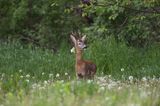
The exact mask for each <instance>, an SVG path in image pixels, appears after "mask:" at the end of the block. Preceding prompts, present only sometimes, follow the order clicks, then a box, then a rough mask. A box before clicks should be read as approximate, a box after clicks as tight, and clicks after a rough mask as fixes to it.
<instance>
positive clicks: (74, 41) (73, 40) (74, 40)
mask: <svg viewBox="0 0 160 106" xmlns="http://www.w3.org/2000/svg"><path fill="white" fill-rule="evenodd" d="M70 37H71V39H72V42H73V43H74V44H76V38H75V37H74V36H73V35H70Z"/></svg>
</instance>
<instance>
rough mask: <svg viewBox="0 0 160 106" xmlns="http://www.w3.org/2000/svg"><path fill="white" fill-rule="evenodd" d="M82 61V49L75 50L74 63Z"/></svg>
mask: <svg viewBox="0 0 160 106" xmlns="http://www.w3.org/2000/svg"><path fill="white" fill-rule="evenodd" d="M80 61H82V50H76V63H78V62H80Z"/></svg>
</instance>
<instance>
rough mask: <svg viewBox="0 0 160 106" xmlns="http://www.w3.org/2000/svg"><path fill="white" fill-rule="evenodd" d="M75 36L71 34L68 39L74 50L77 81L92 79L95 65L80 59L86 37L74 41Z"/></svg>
mask: <svg viewBox="0 0 160 106" xmlns="http://www.w3.org/2000/svg"><path fill="white" fill-rule="evenodd" d="M75 35H76V34H75V33H72V34H71V35H70V37H71V40H72V41H73V43H74V47H75V49H76V64H75V70H76V76H77V78H78V79H91V78H93V77H94V75H95V73H96V65H95V64H94V63H93V62H91V61H86V60H83V58H82V53H83V50H84V48H86V45H85V39H86V35H84V36H83V37H81V38H79V39H76V38H75Z"/></svg>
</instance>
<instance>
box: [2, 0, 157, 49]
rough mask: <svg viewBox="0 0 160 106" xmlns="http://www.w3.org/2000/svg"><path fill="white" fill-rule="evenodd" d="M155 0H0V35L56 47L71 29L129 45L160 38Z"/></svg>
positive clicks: (65, 39)
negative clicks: (108, 37) (109, 37)
mask: <svg viewBox="0 0 160 106" xmlns="http://www.w3.org/2000/svg"><path fill="white" fill-rule="evenodd" d="M159 6H160V2H159V1H158V0H134V1H131V0H113V1H110V0H79V1H78V0H77V1H76V0H38V1H32V0H1V1H0V38H1V39H2V40H4V39H18V40H21V41H23V42H26V43H31V44H36V45H39V46H42V47H49V48H54V50H55V49H57V47H58V45H60V44H61V43H62V42H63V41H68V35H69V33H70V32H71V31H78V30H80V31H82V32H84V33H86V34H88V35H90V36H91V38H95V37H96V38H97V37H98V38H99V37H101V38H106V36H114V37H115V38H116V40H117V41H121V40H124V41H125V42H126V44H128V45H131V46H138V47H144V46H147V45H148V44H151V43H153V42H159V40H160V30H159V28H160V7H159Z"/></svg>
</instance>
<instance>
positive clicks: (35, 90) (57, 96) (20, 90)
mask: <svg viewBox="0 0 160 106" xmlns="http://www.w3.org/2000/svg"><path fill="white" fill-rule="evenodd" d="M70 49H71V47H65V46H64V45H63V46H61V48H60V49H59V51H58V52H57V53H53V52H51V51H50V50H44V49H41V48H38V47H33V46H26V45H22V44H20V43H17V42H16V43H15V42H14V43H1V44H0V105H1V104H3V105H5V106H11V105H12V106H28V105H34V106H44V105H47V106H53V105H55V106H60V105H64V106H73V105H74V106H104V105H107V106H114V105H116V106H119V105H120V106H126V105H136V106H141V105H142V106H151V105H152V106H156V105H157V106H158V105H159V104H160V101H159V100H160V93H159V91H160V86H159V85H160V79H159V77H160V61H159V58H160V47H159V46H158V45H157V46H156V45H153V46H151V47H148V48H147V49H136V48H132V47H127V46H126V45H125V44H124V43H118V44H117V43H115V41H114V39H112V38H109V39H107V40H94V41H93V42H92V43H90V44H89V48H88V49H87V50H86V51H84V52H85V53H84V58H85V59H90V60H93V61H94V62H95V63H96V65H97V67H98V70H97V74H96V78H95V80H94V81H90V80H88V81H76V78H75V71H74V61H75V55H74V54H71V53H70ZM103 76H104V77H103ZM28 103H29V104H28Z"/></svg>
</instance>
